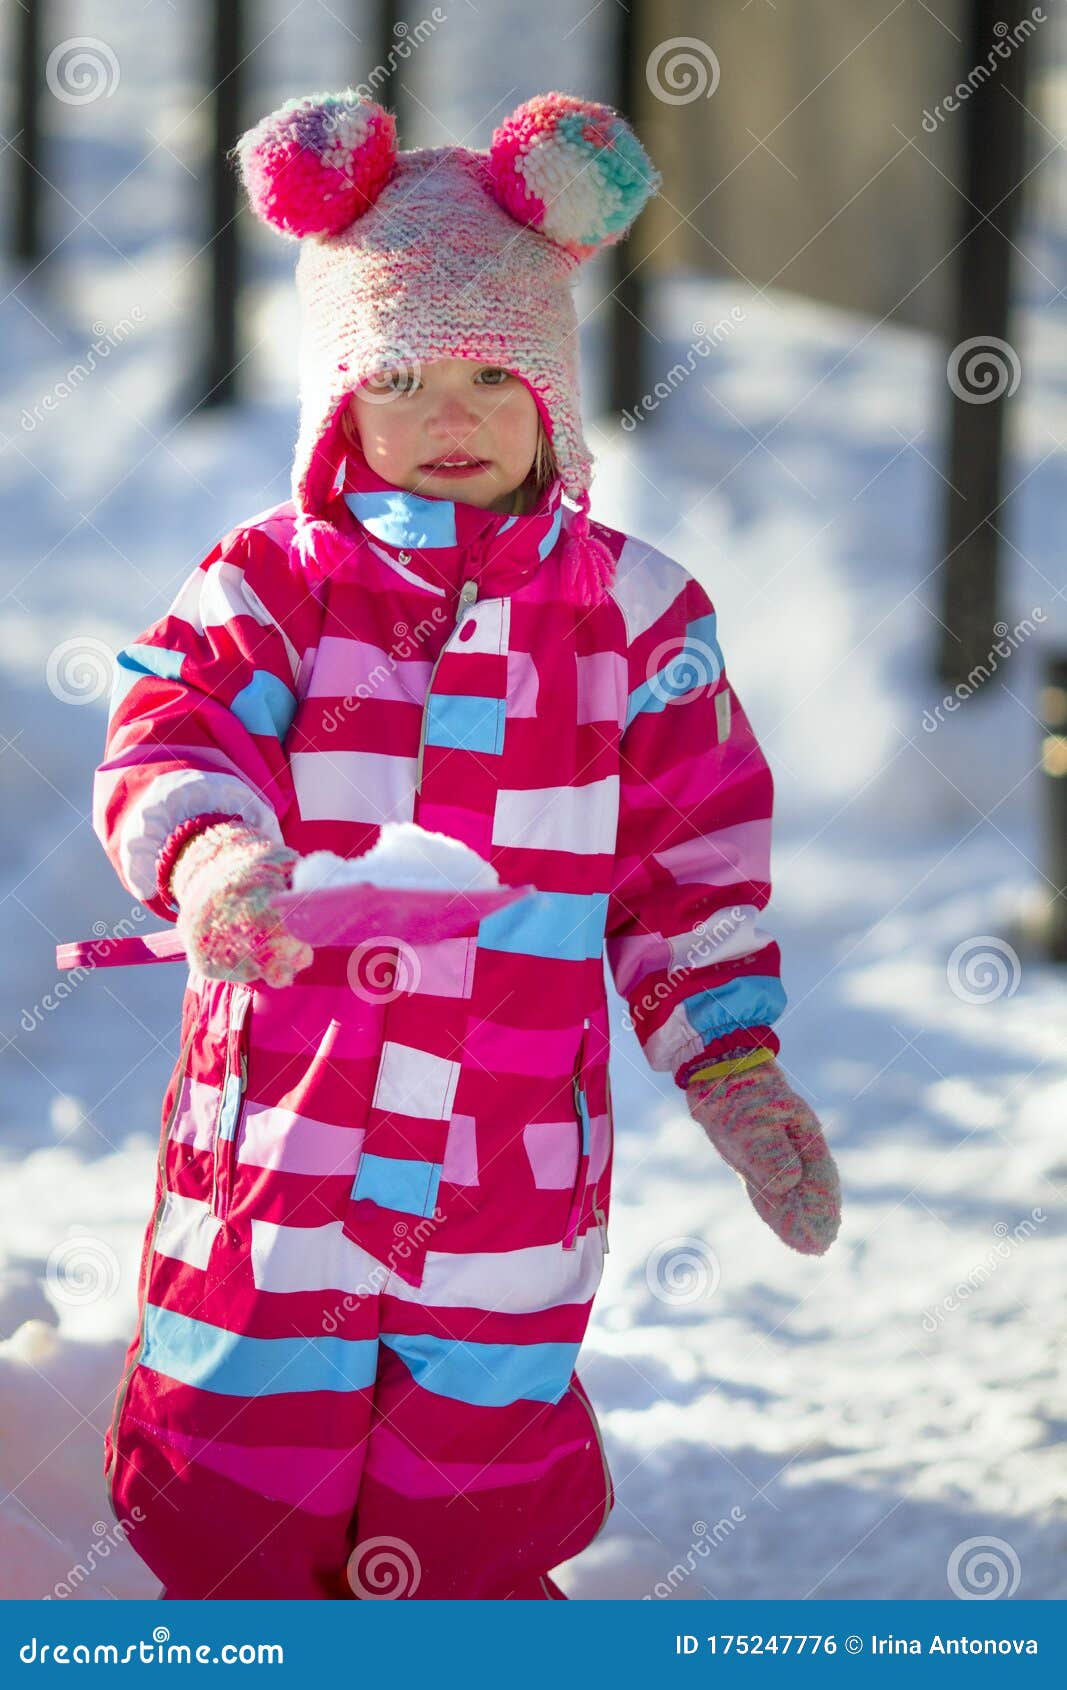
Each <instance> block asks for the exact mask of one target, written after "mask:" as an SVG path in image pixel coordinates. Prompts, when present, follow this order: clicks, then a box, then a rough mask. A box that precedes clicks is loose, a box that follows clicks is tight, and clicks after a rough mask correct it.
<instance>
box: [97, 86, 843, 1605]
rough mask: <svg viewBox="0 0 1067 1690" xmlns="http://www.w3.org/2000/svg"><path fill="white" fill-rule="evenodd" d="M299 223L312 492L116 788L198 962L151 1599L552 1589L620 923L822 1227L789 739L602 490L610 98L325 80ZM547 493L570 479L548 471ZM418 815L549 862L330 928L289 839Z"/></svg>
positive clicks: (607, 1171)
mask: <svg viewBox="0 0 1067 1690" xmlns="http://www.w3.org/2000/svg"><path fill="white" fill-rule="evenodd" d="M236 151H237V155H238V158H239V163H240V168H241V171H242V175H243V179H244V183H245V185H246V188H247V191H248V194H249V198H250V200H251V204H252V206H253V208H254V210H255V211H256V213H257V214H258V215H259V216H260V217H262V218H263V219H265V220H266V221H267V222H268V223H270V224H271V225H273V226H274V227H276V228H277V229H279V230H281V231H282V232H283V233H284V234H285V235H287V236H288V237H290V238H291V239H294V240H297V241H299V243H300V258H299V263H298V265H297V282H298V286H299V289H300V294H301V298H302V303H303V308H304V313H305V317H304V338H303V342H302V350H301V395H300V399H301V408H300V429H299V436H298V439H297V442H296V451H295V461H294V467H293V479H292V498H291V499H289V500H286V501H285V502H284V503H282V504H278V505H275V506H273V507H272V508H270V509H268V510H265V511H262V512H261V513H259V514H258V515H255V516H252V517H250V518H249V519H248V520H247V521H245V522H242V523H240V524H238V526H237V527H235V528H233V529H232V530H231V531H230V532H229V533H227V534H226V535H225V536H224V537H223V538H222V539H220V540H219V541H218V542H217V544H215V545H214V546H213V547H212V549H211V551H210V552H209V553H208V555H207V556H206V557H205V558H204V559H203V560H202V562H201V563H200V564H199V566H198V567H197V568H196V569H195V570H194V571H193V573H192V574H191V575H190V577H189V578H188V580H187V581H186V583H185V585H184V586H183V587H182V589H181V591H180V593H179V594H178V596H177V598H176V599H175V601H174V603H173V604H172V605H171V607H170V609H169V610H168V612H167V613H166V615H165V616H164V617H163V618H162V619H161V620H160V621H158V622H157V623H156V624H154V626H152V627H151V628H149V629H148V630H147V631H146V632H144V633H143V634H141V635H140V636H139V638H138V640H137V641H136V643H134V644H132V645H130V646H128V647H127V648H126V649H125V650H124V651H123V652H121V653H120V654H119V657H118V670H117V672H118V684H117V685H116V688H115V691H114V693H113V697H112V707H111V715H110V719H109V725H108V731H107V742H106V746H105V759H104V761H103V763H102V764H101V766H100V768H99V769H98V771H97V774H96V779H95V787H94V806H93V816H94V827H95V829H96V831H97V833H98V835H99V837H100V839H101V841H102V842H103V844H104V847H105V849H106V850H107V852H108V855H109V857H110V859H111V861H112V862H113V864H114V866H115V869H116V871H117V873H118V875H119V878H120V879H121V881H122V883H123V885H124V886H125V887H126V888H127V889H128V890H129V891H130V892H131V893H132V894H133V895H134V896H135V897H137V898H138V899H140V900H141V901H142V902H143V903H145V904H146V905H147V906H148V907H149V908H151V909H153V910H154V911H155V912H156V913H157V914H158V915H160V916H162V917H165V918H166V919H168V920H172V921H173V920H176V922H177V930H178V933H179V934H180V935H181V938H182V939H183V941H184V945H185V954H186V956H187V959H188V964H189V977H188V984H187V987H186V990H185V995H184V999H183V1005H182V1024H181V1039H180V1054H179V1056H178V1060H177V1063H176V1065H175V1069H174V1072H173V1074H172V1076H171V1079H170V1082H169V1084H168V1087H167V1090H166V1095H165V1098H164V1108H163V1127H162V1134H161V1140H160V1152H159V1167H158V1178H157V1188H156V1199H155V1206H154V1211H153V1215H152V1217H151V1220H150V1223H149V1226H148V1230H147V1234H146V1238H145V1245H144V1252H143V1257H142V1263H141V1274H140V1283H139V1288H138V1328H137V1332H136V1334H135V1336H134V1338H133V1340H132V1342H131V1345H130V1348H129V1351H128V1354H127V1358H126V1367H125V1370H124V1374H123V1377H122V1379H121V1381H120V1383H119V1386H118V1390H117V1393H116V1399H115V1405H114V1414H113V1418H112V1422H111V1425H110V1428H109V1430H108V1433H107V1436H106V1439H105V1473H106V1479H107V1484H108V1491H109V1497H110V1501H111V1506H112V1508H113V1510H114V1513H115V1515H116V1518H117V1519H119V1520H121V1521H122V1522H123V1524H124V1526H125V1528H126V1531H127V1534H128V1536H129V1538H130V1540H131V1542H132V1543H133V1545H134V1548H135V1549H136V1550H137V1552H138V1553H139V1554H140V1555H141V1556H142V1557H143V1559H144V1560H145V1561H146V1562H147V1564H148V1565H149V1566H150V1567H151V1568H152V1569H153V1570H154V1571H155V1573H156V1574H157V1575H158V1577H159V1578H160V1579H161V1580H162V1581H163V1587H164V1588H163V1594H166V1595H168V1596H172V1597H173V1596H177V1597H198V1598H218V1597H257V1598H267V1597H270V1598H278V1597H281V1598H290V1599H306V1598H338V1599H351V1598H353V1597H355V1598H367V1597H377V1596H383V1595H384V1596H396V1597H404V1598H416V1599H434V1598H450V1599H455V1598H467V1599H469V1598H476V1597H491V1598H501V1599H507V1598H511V1599H514V1598H527V1597H533V1598H538V1599H546V1598H548V1599H552V1598H558V1597H560V1596H561V1595H562V1592H561V1591H560V1589H559V1587H558V1586H557V1585H556V1584H555V1583H554V1582H553V1580H552V1579H551V1577H550V1576H549V1574H550V1569H552V1568H554V1567H556V1566H558V1565H559V1564H560V1563H561V1562H563V1561H565V1560H567V1559H568V1558H569V1557H571V1556H573V1555H576V1554H577V1553H578V1552H579V1551H580V1550H581V1549H583V1548H584V1547H585V1546H586V1545H587V1544H588V1543H589V1542H590V1540H591V1539H592V1538H593V1537H594V1536H595V1535H596V1534H597V1532H598V1531H599V1530H600V1529H601V1527H602V1526H603V1524H604V1522H605V1520H606V1518H607V1515H608V1512H609V1510H610V1509H611V1507H612V1503H613V1494H612V1484H611V1478H610V1475H609V1473H608V1468H607V1464H606V1462H605V1459H604V1454H603V1449H602V1446H601V1443H600V1437H599V1432H598V1428H597V1423H596V1417H595V1415H594V1413H593V1410H592V1408H591V1406H590V1403H589V1400H588V1398H587V1396H586V1394H585V1391H584V1390H583V1388H582V1385H581V1383H580V1382H579V1379H578V1376H577V1374H576V1372H575V1362H576V1359H577V1356H578V1352H579V1348H580V1345H581V1343H582V1339H583V1336H584V1333H585V1330H586V1326H587V1323H588V1320H589V1315H590V1309H591V1306H592V1300H593V1297H594V1294H595V1292H596V1290H597V1286H598V1284H599V1281H600V1278H601V1272H602V1267H603V1256H604V1251H605V1249H606V1248H607V1232H608V1217H609V1191H610V1179H611V1149H612V1106H611V1088H610V1084H609V1075H608V1042H609V1039H608V1008H607V1000H606V994H605V982H604V970H603V958H604V955H605V951H606V955H607V959H608V963H609V966H610V968H611V971H612V976H613V979H614V982H615V984H616V986H617V988H618V990H619V992H620V993H621V995H622V996H623V998H624V999H625V1001H626V1005H627V1008H628V1011H629V1015H630V1017H631V1018H632V1024H633V1027H634V1029H635V1031H636V1034H637V1038H638V1041H639V1043H640V1046H641V1049H642V1050H643V1053H644V1057H645V1058H646V1059H647V1061H648V1062H649V1063H650V1065H651V1066H652V1068H654V1069H655V1070H656V1071H657V1072H660V1073H663V1074H669V1075H670V1076H671V1077H672V1078H673V1079H674V1080H675V1081H676V1082H677V1084H678V1086H679V1087H680V1088H681V1089H682V1091H683V1093H684V1095H685V1098H686V1101H687V1104H688V1107H689V1109H690V1110H691V1112H692V1114H693V1115H694V1116H695V1118H696V1119H697V1120H698V1121H699V1122H700V1124H701V1126H702V1127H703V1128H704V1130H705V1131H706V1133H707V1134H708V1136H709V1138H710V1139H711V1141H712V1143H713V1144H714V1145H715V1147H716V1149H717V1150H718V1151H719V1152H720V1153H721V1155H722V1156H723V1157H724V1158H725V1160H726V1161H727V1162H728V1163H729V1165H730V1166H731V1167H732V1168H733V1169H734V1170H736V1172H737V1173H738V1174H739V1175H740V1176H741V1178H742V1180H743V1181H744V1184H745V1186H746V1188H747V1190H748V1193H749V1195H750V1197H751V1199H752V1202H753V1203H754V1205H755V1207H756V1209H757V1211H758V1213H759V1215H760V1216H761V1217H762V1218H763V1219H764V1220H765V1221H766V1222H767V1223H768V1224H769V1225H770V1226H772V1227H773V1228H774V1229H775V1231H776V1232H777V1233H778V1234H779V1236H780V1237H781V1238H782V1239H783V1240H784V1241H785V1242H786V1243H787V1244H788V1245H790V1246H791V1247H792V1248H794V1249H796V1250H800V1251H805V1252H809V1253H820V1252H822V1251H824V1250H826V1249H827V1248H828V1247H829V1245H830V1243H831V1242H832V1240H833V1238H834V1236H835V1235H836V1231H837V1226H838V1205H839V1188H838V1182H837V1177H836V1173H835V1169H834V1165H833V1162H832V1160H831V1158H830V1155H829V1152H828V1150H827V1147H826V1144H825V1141H824V1139H823V1137H822V1135H821V1133H820V1131H819V1125H818V1122H817V1121H816V1119H815V1117H814V1115H813V1114H812V1112H811V1110H810V1109H809V1108H808V1107H807V1105H806V1104H805V1103H804V1102H803V1101H802V1100H801V1099H800V1098H799V1097H797V1096H796V1095H795V1094H794V1093H793V1091H792V1090H791V1089H790V1087H789V1085H788V1084H787V1082H786V1079H785V1077H784V1075H783V1073H782V1070H781V1068H780V1067H779V1066H778V1063H777V1061H776V1056H777V1053H778V1048H779V1047H778V1039H777V1037H776V1035H775V1033H774V1031H773V1023H774V1021H775V1020H776V1018H777V1017H778V1016H779V1015H780V1014H781V1011H782V1008H783V1006H784V1003H785V997H784V993H783V991H782V987H781V984H780V979H779V955H778V948H777V946H776V944H775V943H774V941H773V940H772V939H771V938H770V936H769V935H768V934H767V933H766V932H765V931H764V930H763V929H761V928H760V927H759V925H758V916H759V913H760V912H761V911H762V910H763V909H764V908H765V906H766V904H767V901H768V898H769V894H770V886H769V852H770V826H771V808H772V785H771V776H770V772H769V769H768V766H767V763H766V761H765V759H764V757H763V755H762V753H761V750H760V748H759V745H758V744H757V741H756V739H755V738H754V736H753V733H752V729H751V727H750V725H749V722H748V719H747V717H746V715H745V713H744V710H743V709H742V707H741V705H740V703H739V701H738V698H737V695H736V693H735V692H734V691H733V688H732V687H731V685H730V683H729V681H728V679H727V677H726V674H725V670H724V667H723V659H722V653H721V651H720V648H719V644H718V641H717V638H716V621H715V612H714V609H713V607H712V604H711V601H710V599H709V598H708V596H707V594H706V593H705V591H704V589H703V587H702V586H701V585H700V584H699V583H698V582H697V581H696V579H695V578H694V577H693V576H692V575H690V574H689V573H688V572H687V571H686V570H685V569H684V568H683V567H682V566H681V565H679V564H678V563H676V562H674V561H672V560H671V559H670V558H669V557H666V556H664V555H663V554H662V553H661V552H659V551H657V550H656V549H655V547H653V546H651V545H648V544H646V543H644V542H643V541H641V540H638V539H636V538H634V537H632V536H628V535H626V534H624V533H622V532H620V531H619V530H617V529H614V528H610V527H607V526H605V525H603V524H600V523H593V522H591V521H590V520H589V516H588V504H589V493H588V489H589V483H590V479H591V458H590V454H589V452H588V449H587V447H586V444H585V440H584V438H583V435H582V425H581V417H580V404H579V388H578V324H577V319H576V314H575V308H574V301H573V295H572V288H573V283H574V279H575V275H576V272H577V271H578V268H579V266H580V265H581V264H582V263H583V262H584V261H585V260H586V259H587V258H589V257H590V256H591V255H592V254H593V253H595V252H597V251H599V250H600V249H601V248H602V247H604V246H606V245H608V244H610V243H612V242H615V241H618V240H619V239H621V238H622V237H623V236H624V235H625V234H626V232H627V231H628V229H629V228H630V226H631V225H632V223H633V220H634V218H635V217H636V216H637V214H638V212H639V211H640V210H641V208H642V207H643V205H644V204H645V202H646V200H647V199H648V197H649V195H650V194H652V193H654V192H655V191H656V190H657V189H658V186H659V180H660V179H659V176H658V174H657V173H656V172H655V170H654V169H653V168H652V166H651V164H650V162H649V160H648V158H647V156H646V154H645V152H644V150H643V149H642V147H641V145H640V143H639V142H638V140H637V139H636V137H635V136H634V134H633V133H632V131H631V129H630V128H629V126H628V125H627V123H626V122H625V121H624V119H623V118H622V117H620V116H619V115H618V114H617V113H615V112H613V111H612V110H611V109H610V108H608V107H605V106H602V105H596V104H592V103H589V102H586V101H583V100H579V99H576V98H572V97H569V96H567V95H563V94H546V95H543V96H541V97H539V98H537V99H533V100H530V101H528V102H527V103H526V104H524V105H522V106H520V107H519V108H518V110H516V111H515V112H514V113H513V114H512V116H511V117H510V118H508V120H507V121H506V122H504V123H503V124H502V125H501V126H500V127H499V128H498V129H497V130H496V132H495V134H494V135H493V138H492V144H491V146H490V147H489V149H488V151H487V152H484V153H483V152H477V151H473V150H469V149H467V148H465V147H437V148H428V149H420V150H416V151H412V152H406V153H405V152H398V151H397V149H396V138H395V125H394V120H393V118H392V116H391V115H390V114H389V113H388V112H386V111H385V110H383V109H382V108H381V107H380V106H378V105H377V104H375V103H374V102H372V101H369V100H367V99H364V98H360V97H359V96H358V95H356V94H354V93H352V92H351V91H349V90H346V91H344V92H343V93H341V94H337V95H318V94H316V95H310V96H308V97H306V98H304V99H298V100H291V101H289V102H287V104H286V105H284V106H283V107H282V108H281V109H280V110H279V111H277V112H275V113H274V114H273V115H271V116H270V117H267V118H265V119H264V120H263V121H262V122H261V123H259V124H258V125H257V126H256V127H255V128H254V129H252V130H251V131H250V132H249V133H248V134H246V135H245V136H243V137H242V139H241V141H240V143H239V145H238V148H237V149H236ZM564 495H566V497H567V499H568V501H569V503H568V504H564V502H563V501H564ZM391 821H407V822H414V823H418V824H420V825H421V827H423V828H425V829H429V830H432V831H434V832H438V833H443V834H447V835H448V836H450V837H451V838H452V839H455V840H459V841H461V842H462V843H463V844H465V845H466V846H468V847H470V848H472V849H473V850H474V851H475V852H477V853H478V854H479V855H480V856H481V857H482V858H484V859H485V860H486V861H487V862H489V863H490V864H491V865H492V867H493V868H494V869H495V870H496V871H497V873H498V875H499V877H500V880H501V881H502V882H504V883H506V884H508V885H514V886H525V887H532V888H534V889H535V891H534V892H533V893H532V894H531V895H530V896H528V897H526V898H524V899H521V900H519V901H517V902H515V903H513V904H510V905H508V906H507V907H505V908H502V909H499V910H497V911H496V912H495V913H494V914H492V915H489V916H487V917H485V918H483V919H482V920H481V921H480V922H478V923H473V922H472V923H471V924H470V925H469V928H468V932H467V934H466V936H463V937H458V938H452V939H446V940H442V941H439V942H437V943H434V944H427V945H424V946H421V947H412V946H407V947H402V949H403V950H404V951H405V955H404V957H403V962H404V968H403V970H402V971H390V970H386V971H385V973H384V974H383V973H382V972H381V970H378V971H377V972H375V971H374V970H373V969H371V968H369V967H364V964H365V962H366V959H367V957H368V956H369V955H371V954H372V953H373V951H374V948H375V947H376V946H378V947H380V954H381V955H389V956H391V957H392V958H393V959H394V960H396V958H397V953H396V948H395V944H394V946H393V948H392V949H391V948H390V940H389V935H375V934H368V935H367V941H366V946H362V945H361V946H360V947H359V948H358V949H357V950H356V951H353V948H352V946H351V945H350V944H348V945H329V944H326V945H316V946H315V947H314V948H312V947H311V946H310V945H308V944H307V943H305V942H304V941H303V940H302V939H300V938H298V937H297V936H296V935H295V934H293V933H292V932H290V931H288V930H287V929H286V927H285V925H284V921H283V919H282V917H281V915H280V914H279V912H278V911H277V910H276V909H275V908H274V907H273V904H272V900H273V898H274V896H275V895H276V894H277V893H278V892H279V891H280V890H283V889H286V888H288V887H289V886H290V885H291V878H292V870H293V865H294V863H295V862H296V861H297V860H298V858H299V857H301V856H302V855H305V854H307V853H309V852H312V851H319V850H327V851H331V852H334V853H336V854H338V855H340V856H341V857H344V858H349V859H351V858H355V857H359V856H360V855H362V854H363V853H364V852H366V851H368V850H369V849H370V848H371V846H372V845H374V843H375V842H376V840H377V839H378V837H379V835H380V832H381V829H382V827H383V825H384V824H385V823H387V822H391Z"/></svg>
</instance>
